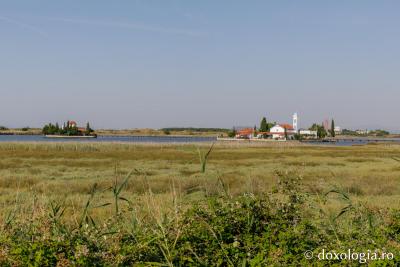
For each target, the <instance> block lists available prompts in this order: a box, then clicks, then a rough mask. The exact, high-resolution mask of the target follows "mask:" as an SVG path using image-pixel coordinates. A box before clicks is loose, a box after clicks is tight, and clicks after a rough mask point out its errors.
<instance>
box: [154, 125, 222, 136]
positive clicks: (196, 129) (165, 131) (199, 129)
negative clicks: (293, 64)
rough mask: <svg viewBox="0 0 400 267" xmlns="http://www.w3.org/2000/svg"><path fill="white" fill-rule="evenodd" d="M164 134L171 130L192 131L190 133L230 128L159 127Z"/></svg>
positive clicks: (219, 130) (215, 131) (218, 131)
mask: <svg viewBox="0 0 400 267" xmlns="http://www.w3.org/2000/svg"><path fill="white" fill-rule="evenodd" d="M160 130H161V131H162V132H163V133H164V134H167V135H168V134H170V133H171V132H185V131H186V132H192V133H228V132H229V131H230V130H229V129H225V128H194V127H170V128H161V129H160Z"/></svg>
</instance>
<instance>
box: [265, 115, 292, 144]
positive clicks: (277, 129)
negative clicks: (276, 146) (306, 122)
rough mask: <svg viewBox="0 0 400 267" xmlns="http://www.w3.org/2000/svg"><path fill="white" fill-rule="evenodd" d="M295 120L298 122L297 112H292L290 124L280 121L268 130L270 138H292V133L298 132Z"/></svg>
mask: <svg viewBox="0 0 400 267" xmlns="http://www.w3.org/2000/svg"><path fill="white" fill-rule="evenodd" d="M297 122H298V117H297V113H294V114H293V123H292V125H290V124H285V123H280V124H276V125H275V126H273V127H272V128H271V129H270V131H269V133H270V135H271V137H272V139H275V140H285V139H289V140H290V139H294V135H295V134H297V132H298V124H297Z"/></svg>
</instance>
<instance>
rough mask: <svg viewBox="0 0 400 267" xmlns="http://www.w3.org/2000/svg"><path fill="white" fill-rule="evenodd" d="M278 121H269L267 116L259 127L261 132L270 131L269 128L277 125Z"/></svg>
mask: <svg viewBox="0 0 400 267" xmlns="http://www.w3.org/2000/svg"><path fill="white" fill-rule="evenodd" d="M275 124H276V123H272V122H268V121H267V119H266V118H265V117H263V118H262V119H261V122H260V128H259V129H258V131H259V132H269V130H270V129H271V128H272V127H273V126H274V125H275Z"/></svg>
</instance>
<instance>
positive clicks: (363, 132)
mask: <svg viewBox="0 0 400 267" xmlns="http://www.w3.org/2000/svg"><path fill="white" fill-rule="evenodd" d="M356 133H357V134H359V135H367V134H369V131H368V130H356Z"/></svg>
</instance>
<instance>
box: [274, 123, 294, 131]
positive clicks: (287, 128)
mask: <svg viewBox="0 0 400 267" xmlns="http://www.w3.org/2000/svg"><path fill="white" fill-rule="evenodd" d="M278 125H279V126H281V127H282V128H284V129H286V130H294V129H293V126H292V125H290V124H287V123H283V124H278Z"/></svg>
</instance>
